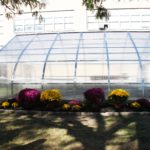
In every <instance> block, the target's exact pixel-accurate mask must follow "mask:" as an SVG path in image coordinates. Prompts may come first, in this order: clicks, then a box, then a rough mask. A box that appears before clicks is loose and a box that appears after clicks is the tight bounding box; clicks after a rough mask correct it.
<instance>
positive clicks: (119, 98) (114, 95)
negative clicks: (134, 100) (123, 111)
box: [108, 89, 129, 105]
mask: <svg viewBox="0 0 150 150" xmlns="http://www.w3.org/2000/svg"><path fill="white" fill-rule="evenodd" d="M128 97H129V93H128V92H127V91H126V90H124V89H115V90H112V91H111V92H110V93H109V95H108V103H109V104H111V105H122V104H125V103H126V101H127V100H128Z"/></svg>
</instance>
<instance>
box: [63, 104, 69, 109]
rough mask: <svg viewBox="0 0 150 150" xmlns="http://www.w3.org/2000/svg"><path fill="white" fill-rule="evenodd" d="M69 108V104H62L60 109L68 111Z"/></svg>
mask: <svg viewBox="0 0 150 150" xmlns="http://www.w3.org/2000/svg"><path fill="white" fill-rule="evenodd" d="M69 108H70V105H69V104H63V106H62V109H63V110H68V109H69Z"/></svg>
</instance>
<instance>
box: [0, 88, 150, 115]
mask: <svg viewBox="0 0 150 150" xmlns="http://www.w3.org/2000/svg"><path fill="white" fill-rule="evenodd" d="M83 95H84V99H83V100H80V99H71V100H63V95H62V94H61V92H60V91H59V90H57V89H47V90H44V91H39V90H35V89H23V90H21V91H20V92H19V93H18V95H17V97H15V98H11V99H7V100H3V101H1V102H0V108H1V109H21V110H22V109H25V110H41V111H63V112H108V111H109V112H110V111H129V112H130V111H150V100H149V99H146V98H139V99H135V100H131V99H130V100H129V93H128V92H127V91H126V90H124V89H114V90H112V91H111V92H110V93H109V94H108V96H105V93H104V90H103V89H101V88H92V89H88V90H86V91H85V92H84V93H83Z"/></svg>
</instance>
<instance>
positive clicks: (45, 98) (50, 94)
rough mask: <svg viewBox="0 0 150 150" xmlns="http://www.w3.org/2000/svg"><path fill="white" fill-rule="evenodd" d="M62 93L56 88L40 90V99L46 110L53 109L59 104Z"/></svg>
mask: <svg viewBox="0 0 150 150" xmlns="http://www.w3.org/2000/svg"><path fill="white" fill-rule="evenodd" d="M61 98H62V95H61V93H60V91H59V90H57V89H48V90H44V91H43V92H41V97H40V100H41V102H42V103H43V104H44V105H45V106H46V108H47V109H48V110H55V109H57V108H58V107H59V106H60V101H61Z"/></svg>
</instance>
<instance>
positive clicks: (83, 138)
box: [0, 111, 150, 150]
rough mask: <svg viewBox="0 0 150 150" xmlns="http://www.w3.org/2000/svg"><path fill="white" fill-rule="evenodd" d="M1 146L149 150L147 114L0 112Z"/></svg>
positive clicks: (41, 149) (45, 149) (53, 149)
mask: <svg viewBox="0 0 150 150" xmlns="http://www.w3.org/2000/svg"><path fill="white" fill-rule="evenodd" d="M0 117H1V121H0V149H5V150H7V149H9V150H10V149H11V150H16V149H17V150H29V149H32V150H105V149H109V150H149V143H150V134H149V133H150V126H149V122H150V118H149V115H146V114H145V115H139V114H130V115H121V114H119V115H103V114H100V113H99V114H98V113H93V114H91V113H84V114H82V115H80V114H78V113H68V114H67V113H56V114H54V113H52V114H51V113H49V112H26V111H23V112H21V111H19V112H18V111H16V112H15V111H10V112H7V111H1V112H0Z"/></svg>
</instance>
